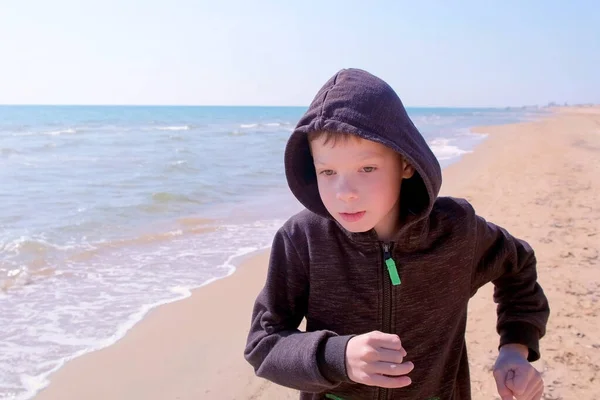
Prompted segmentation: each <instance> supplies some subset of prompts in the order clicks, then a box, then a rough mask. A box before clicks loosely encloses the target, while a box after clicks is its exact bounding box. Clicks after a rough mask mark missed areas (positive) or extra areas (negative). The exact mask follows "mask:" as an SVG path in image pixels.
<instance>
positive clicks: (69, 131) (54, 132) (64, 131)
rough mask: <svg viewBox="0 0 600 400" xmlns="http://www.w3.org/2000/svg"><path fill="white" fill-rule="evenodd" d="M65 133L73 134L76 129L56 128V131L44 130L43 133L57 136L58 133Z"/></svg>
mask: <svg viewBox="0 0 600 400" xmlns="http://www.w3.org/2000/svg"><path fill="white" fill-rule="evenodd" d="M65 133H67V134H74V133H77V131H76V130H75V129H72V128H69V129H62V130H58V131H50V132H44V135H51V136H58V135H62V134H65Z"/></svg>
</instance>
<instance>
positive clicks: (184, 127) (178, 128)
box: [156, 125, 191, 131]
mask: <svg viewBox="0 0 600 400" xmlns="http://www.w3.org/2000/svg"><path fill="white" fill-rule="evenodd" d="M156 129H158V130H159V131H189V130H190V129H191V127H190V126H189V125H178V126H161V127H158V128H156Z"/></svg>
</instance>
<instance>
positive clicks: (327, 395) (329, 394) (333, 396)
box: [325, 393, 344, 400]
mask: <svg viewBox="0 0 600 400" xmlns="http://www.w3.org/2000/svg"><path fill="white" fill-rule="evenodd" d="M325 397H326V398H328V399H331V400H344V399H342V398H341V397H338V396H336V395H335V394H331V393H327V394H326V395H325Z"/></svg>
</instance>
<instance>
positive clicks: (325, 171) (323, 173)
mask: <svg viewBox="0 0 600 400" xmlns="http://www.w3.org/2000/svg"><path fill="white" fill-rule="evenodd" d="M319 173H320V174H321V175H327V176H331V175H333V170H331V169H324V170H323V171H321V172H319Z"/></svg>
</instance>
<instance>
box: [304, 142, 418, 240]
mask: <svg viewBox="0 0 600 400" xmlns="http://www.w3.org/2000/svg"><path fill="white" fill-rule="evenodd" d="M325 137H326V136H325V135H321V137H318V138H316V139H314V140H312V141H311V142H310V148H311V151H312V155H313V158H314V162H315V170H316V173H317V183H318V187H319V194H320V196H321V200H322V201H323V204H324V205H325V208H327V211H329V213H330V214H331V215H332V216H333V217H334V218H335V219H336V220H337V221H338V222H339V223H340V224H341V225H342V226H343V227H344V228H345V229H347V230H348V231H350V232H366V231H368V230H370V229H372V228H375V231H376V232H377V235H378V236H379V238H380V239H382V240H387V239H389V238H390V237H391V236H392V235H393V234H394V233H395V232H396V230H397V229H398V219H399V215H398V213H399V210H400V186H401V184H402V179H404V178H410V177H411V176H412V175H413V174H414V168H413V167H412V166H411V165H410V164H408V163H407V162H406V161H405V160H404V159H403V158H402V157H401V156H400V155H399V154H398V153H396V152H395V151H393V150H392V149H390V148H388V147H386V146H384V145H382V144H379V143H376V142H372V141H370V140H364V139H360V138H357V137H348V138H345V139H342V140H337V141H336V142H335V143H334V141H330V142H328V143H327V144H325V143H324V142H325Z"/></svg>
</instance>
